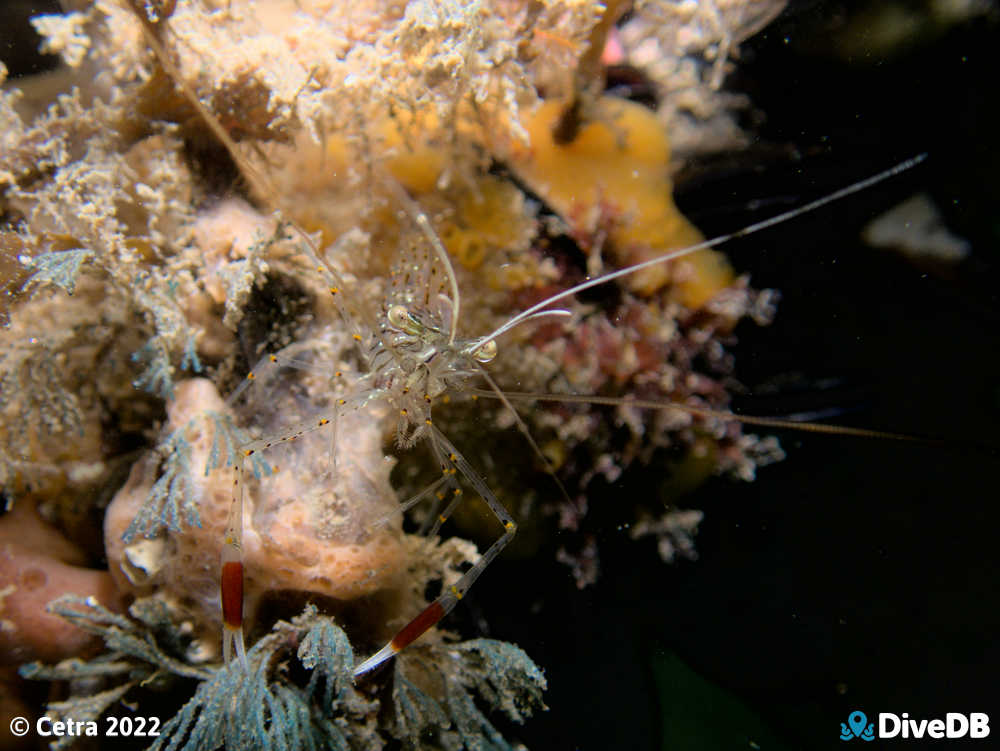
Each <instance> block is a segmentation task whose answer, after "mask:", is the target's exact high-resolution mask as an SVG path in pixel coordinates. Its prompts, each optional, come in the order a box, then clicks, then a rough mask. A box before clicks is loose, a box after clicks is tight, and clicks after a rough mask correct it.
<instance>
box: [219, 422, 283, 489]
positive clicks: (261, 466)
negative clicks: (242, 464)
mask: <svg viewBox="0 0 1000 751" xmlns="http://www.w3.org/2000/svg"><path fill="white" fill-rule="evenodd" d="M208 416H209V418H211V420H212V423H213V426H214V428H215V431H214V433H213V435H212V450H211V452H210V453H209V455H208V461H207V462H206V463H205V475H206V476H208V473H209V472H211V471H212V470H213V469H218V468H219V467H235V466H237V463H238V462H239V456H238V454H237V452H236V448H237V446H241V445H245V444H247V443H249V442H250V436H249V435H248V434H247V432H246V431H245V430H243V429H242V428H240V427H238V426H237V425H236V423H234V422H233V418H232V417H231V416H230V415H224V414H221V413H219V412H215V411H210V412H208ZM250 466H251V467H253V473H254V476H255V477H257V479H260V478H261V477H267V476H268V475H270V474H271V468H270V467H269V466H268V464H267V462H266V461H265V460H264V459H263V457H261V456H260V454H254V455H252V456H251V457H250Z"/></svg>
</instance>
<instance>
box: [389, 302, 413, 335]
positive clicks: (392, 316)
mask: <svg viewBox="0 0 1000 751" xmlns="http://www.w3.org/2000/svg"><path fill="white" fill-rule="evenodd" d="M388 318H389V324H390V325H391V326H392V327H393V328H397V329H400V330H402V331H407V330H408V329H409V328H410V311H408V310H407V309H406V308H405V307H404V306H402V305H393V306H392V307H391V308H389V312H388Z"/></svg>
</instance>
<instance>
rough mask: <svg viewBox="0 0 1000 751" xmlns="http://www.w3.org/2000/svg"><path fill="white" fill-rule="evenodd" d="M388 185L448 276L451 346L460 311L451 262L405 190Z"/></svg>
mask: <svg viewBox="0 0 1000 751" xmlns="http://www.w3.org/2000/svg"><path fill="white" fill-rule="evenodd" d="M386 183H387V184H388V185H389V188H390V190H392V192H393V193H394V194H395V195H396V198H398V199H399V202H400V203H401V204H403V208H404V209H405V210H406V213H407V214H409V215H410V219H412V220H413V222H414V223H415V224H416V225H417V226H418V227H419V228H420V231H421V232H423V233H424V236H425V237H426V238H427V241H428V242H429V243H430V244H431V247H432V248H434V254H435V255H436V256H437V257H438V260H439V261H440V262H441V265H442V266H444V270H445V273H446V274H447V275H448V286H449V287H451V325H450V326H449V327H448V328H449V329H450V330H449V331H448V345H449V346H451V345H452V344H454V343H455V332H456V331H457V330H458V320H459V319H458V314H459V311H460V305H461V297H460V296H459V294H458V280H457V279H456V278H455V269H454V267H453V266H452V265H451V260H450V259H449V258H448V251H447V250H445V249H444V246H443V245H442V244H441V240H440V239H438V236H437V233H436V232H435V231H434V228H433V227H431V222H430V220H429V219H428V218H427V214H425V213H424V212H423V211H422V210H421V209H420V206H418V205H417V202H416V201H414V200H413V199H412V198H410V196H409V195H408V194H407V192H406V190H405V189H404V188H403V186H402V185H400V184H399V183H398V182H396V181H395V180H393V179H391V178H389V179H387V180H386Z"/></svg>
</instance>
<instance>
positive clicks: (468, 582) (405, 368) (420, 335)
mask: <svg viewBox="0 0 1000 751" xmlns="http://www.w3.org/2000/svg"><path fill="white" fill-rule="evenodd" d="M923 158H924V157H923V156H918V157H916V158H914V159H911V160H908V161H906V162H903V163H901V164H899V165H897V166H896V167H894V168H891V169H889V170H886V171H884V172H882V173H879V174H877V175H875V176H873V177H871V178H868V179H866V180H862V181H860V182H858V183H855V184H853V185H851V186H848V187H847V188H844V189H842V190H840V191H837V192H836V193H833V194H831V195H828V196H826V197H824V198H821V199H818V200H816V201H813V202H811V203H809V204H806V205H804V206H802V207H800V208H797V209H794V210H791V211H788V212H785V213H783V214H780V215H777V216H775V217H773V218H771V219H767V220H764V221H761V222H758V223H756V224H753V225H750V226H748V227H746V228H744V229H742V230H739V231H737V232H735V233H731V234H729V235H725V236H721V237H717V238H714V239H712V240H708V241H705V242H703V243H699V244H698V245H695V246H692V247H689V248H684V249H681V250H678V251H674V252H671V253H668V254H666V255H663V256H660V257H658V258H655V259H652V260H649V261H645V262H643V263H640V264H636V265H634V266H630V267H626V268H623V269H619V270H617V271H613V272H610V273H608V274H605V275H603V276H600V277H597V278H594V279H591V280H588V281H585V282H583V283H581V284H578V285H576V286H574V287H571V288H569V289H567V290H564V291H562V292H559V293H556V294H554V295H552V296H550V297H548V298H547V299H545V300H543V301H541V302H539V303H537V304H535V305H532V306H531V307H529V308H527V309H526V310H524V311H522V312H520V313H518V314H517V315H515V316H513V317H511V318H510V319H508V320H507V321H506V322H504V323H503V324H501V325H500V326H498V327H497V328H496V329H494V330H493V331H491V332H489V333H487V334H486V335H480V336H477V337H472V338H464V337H462V336H459V333H458V323H459V313H460V311H461V297H460V293H459V289H458V285H457V282H456V279H455V273H454V270H453V268H452V266H451V263H450V261H449V259H448V256H447V253H446V252H445V250H444V248H443V247H442V246H441V243H440V240H439V239H438V238H437V236H436V234H435V233H434V231H433V229H432V228H431V224H430V221H429V220H428V218H427V217H426V215H425V214H424V213H423V212H422V211H421V210H420V208H419V206H417V205H416V203H415V202H413V201H412V199H410V198H409V197H408V196H406V195H405V194H404V193H403V192H402V190H401V189H400V188H398V187H394V188H393V189H392V191H391V192H392V193H394V194H395V198H396V200H397V202H398V203H400V204H401V205H402V207H403V211H402V212H401V213H402V214H403V216H404V218H408V220H409V221H410V223H411V224H412V225H414V226H416V228H417V230H418V232H417V233H416V234H415V235H414V234H412V233H411V234H406V233H404V236H403V237H402V239H401V242H400V250H399V256H398V259H397V261H396V262H395V264H394V265H393V267H392V270H391V272H390V280H389V284H388V291H387V293H386V296H385V299H384V301H383V303H382V306H381V308H380V310H379V311H377V312H376V313H368V312H366V311H364V309H363V308H362V307H361V306H359V305H357V303H355V304H354V305H353V306H352V307H351V308H350V309H348V308H344V311H345V317H346V318H348V319H349V320H350V321H352V325H353V326H354V328H355V329H356V331H357V333H354V334H353V336H354V339H355V341H356V342H357V344H358V348H359V350H360V358H361V360H362V361H363V363H364V366H365V368H366V373H365V374H364V375H363V376H361V377H360V378H359V379H358V380H357V381H356V383H355V384H354V385H353V387H352V388H351V389H350V390H349V391H348V393H346V394H345V395H344V396H342V397H340V398H338V399H337V400H336V405H335V407H334V409H333V410H332V411H331V412H329V414H321V415H319V416H313V417H311V418H310V419H308V420H306V421H302V422H300V423H298V424H296V425H293V426H291V427H290V428H289V429H288V430H286V431H284V432H282V433H281V434H278V435H274V436H269V437H265V438H261V439H258V440H255V441H252V442H250V443H248V444H246V445H244V446H242V447H241V448H240V452H241V454H242V458H243V459H247V458H249V457H251V456H253V455H255V454H256V453H257V452H259V451H264V450H267V449H270V448H271V447H272V446H274V445H277V444H280V443H284V442H289V441H294V440H296V439H298V438H300V437H302V436H304V435H306V434H307V433H311V432H313V431H317V430H321V429H324V428H328V429H329V430H331V431H333V438H332V439H331V442H332V443H335V442H336V427H337V424H338V421H339V419H340V418H341V417H342V416H343V414H344V412H345V411H347V410H360V409H364V408H366V407H367V406H369V405H371V404H372V403H374V402H380V403H383V404H385V405H388V408H389V409H390V410H391V412H392V414H394V415H395V422H396V429H395V435H396V443H397V445H398V446H399V448H401V449H409V448H412V447H413V446H415V445H416V444H418V443H421V442H426V443H427V444H428V446H429V448H430V451H431V453H432V455H433V456H434V457H435V459H436V461H437V463H438V465H439V467H440V471H441V476H440V477H439V478H438V479H437V480H436V481H434V482H433V483H431V484H430V485H429V486H427V487H426V488H424V489H423V490H421V491H420V492H419V493H417V494H416V495H415V496H414V497H413V498H411V499H410V500H409V501H407V502H405V503H404V504H403V506H402V507H401V510H405V509H407V508H409V507H411V506H412V505H415V504H416V503H417V502H419V501H421V500H423V499H424V498H427V497H433V498H435V499H436V501H435V502H436V504H437V507H436V509H435V511H434V513H433V515H432V516H431V517H430V518H431V519H432V520H433V521H432V524H433V526H432V528H431V530H430V531H431V533H436V532H437V531H438V529H439V528H440V526H441V524H442V523H443V522H444V521H445V520H446V519H447V518H448V517H449V516H450V514H451V513H452V511H453V510H454V508H455V507H456V506H457V504H458V503H459V502H460V500H461V499H462V497H463V488H462V487H461V482H460V480H463V481H464V482H465V483H467V484H468V485H469V486H471V487H472V489H474V490H475V492H476V493H477V494H478V495H479V496H480V497H481V498H482V499H483V501H484V502H485V503H486V504H487V506H488V508H489V509H490V511H491V512H492V514H493V515H494V516H495V517H496V519H497V521H498V522H499V524H500V525H501V528H502V533H501V535H500V537H498V538H497V539H496V540H495V541H494V542H493V543H492V544H491V545H490V547H489V548H488V549H487V550H486V552H485V553H484V554H483V555H482V556H481V557H480V558H479V560H478V561H477V562H476V563H475V564H474V565H473V566H472V567H471V568H469V569H468V570H467V571H466V572H465V573H464V574H463V575H462V576H461V578H460V579H459V580H458V581H457V582H455V583H454V584H453V585H451V586H450V587H447V588H446V589H445V590H444V591H443V592H442V593H441V594H440V595H439V596H438V597H437V598H436V599H435V600H434V601H433V602H431V603H430V604H429V605H427V606H426V607H425V608H424V609H423V610H422V611H421V612H420V613H419V614H418V615H417V616H416V617H414V618H413V619H412V620H411V621H409V622H408V623H407V624H406V625H405V626H403V628H401V629H400V630H399V631H398V632H397V633H396V635H395V636H394V637H393V638H392V639H391V640H390V641H389V642H388V643H387V644H386V645H385V646H383V647H382V648H381V649H380V650H378V651H377V652H376V653H375V654H373V655H372V656H370V657H369V658H367V659H365V660H363V661H362V662H361V663H360V664H358V665H357V667H356V668H355V675H356V676H360V675H363V674H365V673H367V672H370V671H371V670H374V669H375V668H377V667H378V666H379V665H381V664H382V663H384V662H386V661H387V660H389V659H390V658H391V657H393V656H394V655H395V654H397V653H398V652H400V651H401V650H402V649H405V648H406V647H407V646H408V645H409V644H411V643H413V642H414V641H415V640H416V639H418V638H419V637H420V636H421V635H422V634H424V633H425V632H427V631H428V630H429V629H430V628H432V627H433V626H434V625H435V624H437V623H438V622H439V621H440V620H441V619H442V618H443V617H444V616H445V615H447V614H448V613H449V612H450V611H451V610H452V609H453V608H454V607H455V606H456V604H457V603H458V602H459V601H460V600H461V599H462V598H463V597H464V596H465V594H466V592H468V590H469V588H470V587H472V585H473V584H474V583H475V582H476V580H477V579H478V578H479V577H480V576H481V575H482V573H483V572H484V571H485V570H486V568H487V567H488V566H489V565H490V564H491V563H492V562H493V561H494V560H495V559H496V557H497V556H498V555H499V554H500V553H501V552H502V551H503V549H504V548H505V547H506V546H507V545H508V544H509V543H510V541H511V540H512V539H513V537H514V535H515V534H516V531H517V525H516V523H515V521H514V519H513V517H512V516H511V515H510V513H509V512H508V511H507V510H506V509H505V508H504V506H503V504H501V502H500V501H499V499H498V498H497V496H496V494H495V493H494V492H493V491H492V490H491V489H490V487H489V486H488V485H487V484H486V482H485V481H484V480H483V478H482V476H481V475H480V474H479V473H478V472H477V471H476V469H475V468H474V467H473V465H472V464H471V463H470V462H469V461H468V460H467V459H466V458H465V457H464V456H463V455H462V453H461V452H460V451H459V449H458V448H457V447H456V446H455V445H454V443H453V442H452V441H451V440H450V439H449V438H448V437H447V436H446V435H445V434H444V433H443V432H442V430H441V429H440V427H439V426H438V425H436V424H435V423H434V420H433V417H432V408H433V405H434V404H435V402H436V401H438V400H439V399H441V398H442V397H443V396H445V395H447V394H460V393H472V394H475V395H480V396H487V397H489V396H492V397H494V398H496V399H499V400H500V401H501V403H502V404H503V405H504V406H505V407H506V408H507V409H509V410H510V411H511V412H512V413H513V415H514V419H515V422H516V424H517V425H518V427H519V428H520V429H521V431H522V433H524V434H525V436H526V437H527V440H528V442H529V444H530V446H531V447H532V449H533V450H534V451H535V453H536V454H537V455H538V456H539V457H541V458H542V460H543V464H544V463H545V459H544V456H543V454H542V452H541V451H540V450H539V448H538V446H537V444H536V443H535V442H534V440H533V439H532V438H531V435H530V433H529V431H528V429H527V427H526V426H525V424H524V422H523V421H522V420H521V419H520V417H519V416H518V415H517V412H516V410H515V407H514V404H513V402H515V401H519V400H534V399H545V400H552V401H563V402H586V403H591V404H594V403H599V404H617V405H620V404H629V405H632V406H635V407H639V408H646V409H682V410H685V411H687V412H690V413H694V414H698V415H701V416H709V417H715V418H718V419H722V420H737V421H742V422H745V423H749V424H754V425H762V426H769V427H793V428H799V429H807V430H813V431H821V432H832V433H839V434H845V435H855V436H868V437H882V438H904V436H897V435H894V434H889V433H884V432H878V431H870V430H863V429H854V428H844V427H840V426H824V425H805V426H802V425H800V424H797V423H796V424H789V423H788V422H786V421H781V420H772V419H767V418H753V417H740V416H736V415H733V414H732V413H728V412H723V411H716V410H711V409H706V408H700V407H691V406H687V405H678V404H675V403H671V402H659V401H652V400H637V399H628V398H624V399H617V398H610V397H605V398H601V397H589V396H572V395H562V396H560V395H547V394H522V393H509V392H504V391H502V390H501V389H500V388H499V387H498V386H497V385H496V384H495V382H494V381H493V379H492V378H490V376H489V374H488V372H487V370H486V368H485V365H486V364H487V363H489V362H491V361H492V360H493V359H494V358H495V357H496V356H497V354H498V350H499V347H498V344H497V340H498V339H499V338H500V337H501V336H503V335H504V334H506V333H507V332H509V331H511V330H512V329H513V328H515V327H517V326H520V325H522V324H525V323H528V322H531V321H535V320H538V319H539V318H542V317H545V318H548V317H563V316H567V315H569V314H568V312H567V311H564V310H560V309H553V308H551V306H552V305H554V304H556V303H558V302H560V301H563V300H566V299H568V298H570V297H572V296H575V295H576V294H578V293H579V292H581V291H583V290H586V289H590V288H593V287H596V286H599V285H603V284H607V283H609V282H611V281H613V280H616V279H619V278H621V277H624V276H627V275H629V274H633V273H636V272H638V271H640V270H642V269H644V268H648V267H650V266H653V265H655V264H659V263H665V262H668V261H671V260H676V259H678V258H682V257H683V256H685V255H687V254H689V253H693V252H695V251H696V250H699V249H702V248H706V247H713V246H716V245H720V244H722V243H725V242H728V241H729V240H732V239H734V238H736V237H741V236H746V235H749V234H753V233H756V232H759V231H762V230H764V229H766V228H768V227H771V226H774V225H775V224H779V223H781V222H784V221H787V220H789V219H792V218H794V217H795V216H798V215H800V214H803V213H806V212H809V211H812V210H815V209H817V208H819V207H821V206H823V205H826V204H828V203H831V202H833V201H836V200H839V199H841V198H843V197H845V196H848V195H850V194H852V193H855V192H858V191H860V190H864V189H865V188H868V187H870V186H871V185H873V184H875V183H877V182H879V181H881V180H885V179H888V178H890V177H892V176H893V175H896V174H898V173H899V172H901V171H903V170H906V169H909V168H911V167H912V166H914V165H915V164H917V163H919V162H920V161H921V160H922V159H923ZM302 236H303V237H304V238H306V240H307V243H306V248H305V252H306V254H307V256H308V257H309V260H310V262H311V263H312V264H313V265H314V267H315V269H316V270H317V272H319V273H320V274H321V275H323V277H324V281H325V283H326V285H327V288H328V290H329V292H330V294H331V295H334V296H339V295H340V294H341V290H342V289H343V286H344V285H343V282H342V280H341V279H340V277H339V276H338V275H337V274H336V272H334V271H333V270H332V269H331V268H330V267H329V266H328V265H327V264H325V263H324V262H323V261H321V260H320V255H319V253H318V251H317V249H316V248H315V246H313V244H312V243H311V241H310V240H309V238H308V236H307V235H305V233H302ZM359 321H361V323H359ZM366 327H367V334H364V333H360V332H363V331H365V330H366ZM296 366H297V363H296V360H295V359H294V358H293V357H290V356H288V355H287V354H285V353H282V354H280V355H268V356H266V357H265V358H263V360H262V361H261V363H260V364H259V366H258V368H256V369H255V370H254V371H252V372H251V373H250V374H249V375H248V377H247V381H246V383H247V384H249V383H252V382H253V381H254V380H256V379H257V378H258V373H259V372H262V371H263V370H264V369H267V368H278V367H296ZM477 384H485V386H486V388H480V387H479V386H477ZM243 388H244V387H241V388H240V389H238V390H237V391H236V392H235V393H234V394H233V396H232V397H230V400H231V401H232V400H233V399H234V398H235V397H237V396H238V395H239V394H240V393H241V392H242V390H243ZM328 426H329V427H328ZM332 455H335V452H334V453H333V454H332ZM243 463H244V462H243V461H242V460H241V461H240V462H239V464H238V466H237V467H235V468H234V480H233V484H234V493H233V501H232V504H231V509H230V514H229V522H228V525H227V531H226V535H225V545H224V546H223V553H222V572H221V593H222V606H223V620H224V629H225V632H224V654H225V658H226V660H227V661H228V660H230V659H232V656H233V645H235V653H236V655H237V656H239V658H240V659H241V660H245V648H244V645H243V632H242V618H243V612H242V610H243V604H242V598H243V573H242V572H243V560H242V552H241V551H242V537H241V536H242V528H243V505H244V501H243V488H242V485H243V474H244V468H243ZM552 474H553V477H555V475H554V473H552ZM556 482H558V480H557V481H556ZM560 488H561V486H560ZM563 492H564V491H563Z"/></svg>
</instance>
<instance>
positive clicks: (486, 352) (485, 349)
mask: <svg viewBox="0 0 1000 751" xmlns="http://www.w3.org/2000/svg"><path fill="white" fill-rule="evenodd" d="M472 356H473V357H474V358H476V360H478V361H479V362H490V361H491V360H492V359H493V358H494V357H496V356H497V343H496V341H495V340H493V339H490V340H489V341H485V342H483V344H482V346H480V347H479V349H477V350H476V351H475V352H473V353H472Z"/></svg>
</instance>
